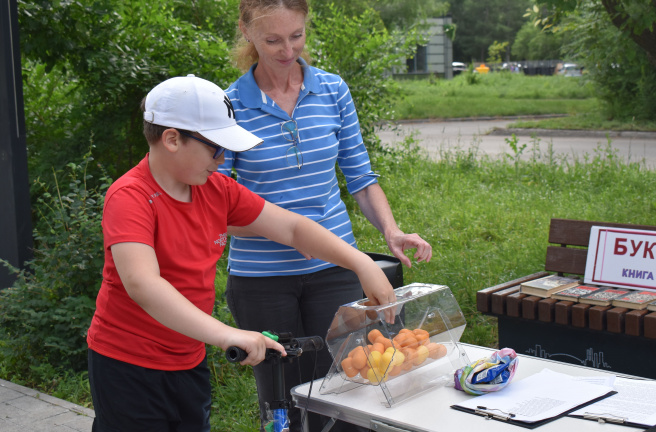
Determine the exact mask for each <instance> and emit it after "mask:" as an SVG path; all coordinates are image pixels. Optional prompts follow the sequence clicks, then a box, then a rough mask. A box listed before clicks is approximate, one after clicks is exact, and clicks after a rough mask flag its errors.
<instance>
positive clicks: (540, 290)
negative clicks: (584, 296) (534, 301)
mask: <svg viewBox="0 0 656 432" xmlns="http://www.w3.org/2000/svg"><path fill="white" fill-rule="evenodd" d="M580 283H581V282H580V281H579V280H578V279H574V278H570V277H566V276H558V275H549V276H545V277H542V278H539V279H533V280H531V281H527V282H524V283H522V284H520V285H519V292H520V293H523V294H528V295H533V296H537V297H544V298H547V297H551V295H552V294H553V293H555V292H559V291H563V290H566V289H567V288H571V287H573V286H577V285H579V284H580Z"/></svg>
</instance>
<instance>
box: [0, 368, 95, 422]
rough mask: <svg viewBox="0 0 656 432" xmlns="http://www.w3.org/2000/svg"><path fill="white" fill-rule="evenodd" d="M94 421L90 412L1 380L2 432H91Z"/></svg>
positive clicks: (0, 408) (0, 415)
mask: <svg viewBox="0 0 656 432" xmlns="http://www.w3.org/2000/svg"><path fill="white" fill-rule="evenodd" d="M93 418H94V413H93V410H91V409H89V408H84V407H82V406H79V405H75V404H73V403H70V402H67V401H64V400H61V399H57V398H55V397H52V396H49V395H47V394H45V393H41V392H38V391H36V390H32V389H30V388H27V387H23V386H19V385H17V384H14V383H12V382H9V381H4V380H0V431H2V432H89V431H91V425H92V423H93Z"/></svg>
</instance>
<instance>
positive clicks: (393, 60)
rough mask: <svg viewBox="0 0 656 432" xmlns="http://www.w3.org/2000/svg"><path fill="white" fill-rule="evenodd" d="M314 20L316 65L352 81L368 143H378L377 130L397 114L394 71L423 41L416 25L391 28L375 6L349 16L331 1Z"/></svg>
mask: <svg viewBox="0 0 656 432" xmlns="http://www.w3.org/2000/svg"><path fill="white" fill-rule="evenodd" d="M312 24H313V27H312V32H311V36H312V40H311V41H310V43H309V46H310V47H311V52H312V57H313V59H314V61H315V65H316V66H317V67H318V68H321V69H323V70H326V71H328V72H332V73H336V74H338V75H339V76H340V77H341V78H342V79H343V80H344V81H345V82H346V83H347V84H348V86H349V89H350V91H351V94H352V96H353V100H354V102H355V106H356V108H357V110H358V118H359V120H360V129H361V131H362V137H363V138H364V142H365V143H366V144H367V147H368V148H369V149H372V148H373V149H375V148H376V147H378V144H379V143H380V140H379V139H378V137H377V135H376V133H375V130H376V128H377V127H378V125H379V124H380V122H381V121H383V120H390V119H392V118H393V108H392V107H393V106H394V101H395V99H396V98H397V97H398V92H399V91H398V84H397V83H396V82H395V81H394V80H393V78H392V75H391V72H392V71H394V70H399V69H400V68H405V62H406V58H408V57H412V56H413V55H414V52H415V50H416V47H417V45H418V44H421V43H425V40H424V39H423V37H422V36H421V35H420V33H419V31H418V28H417V27H412V28H409V29H406V30H405V32H404V33H402V32H400V31H392V32H390V31H388V30H387V29H386V28H385V26H384V24H383V21H382V20H381V18H380V15H379V14H378V12H376V11H375V10H373V9H366V10H365V11H364V12H363V13H362V14H361V15H359V16H349V15H347V14H346V13H345V12H344V10H343V9H341V8H338V7H336V6H334V5H329V6H328V7H327V8H325V10H323V11H322V14H321V15H320V16H318V17H316V18H315V19H314V21H313V23H312Z"/></svg>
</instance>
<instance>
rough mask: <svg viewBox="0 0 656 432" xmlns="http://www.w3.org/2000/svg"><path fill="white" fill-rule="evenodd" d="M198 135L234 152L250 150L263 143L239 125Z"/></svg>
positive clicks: (202, 132)
mask: <svg viewBox="0 0 656 432" xmlns="http://www.w3.org/2000/svg"><path fill="white" fill-rule="evenodd" d="M198 133H199V134H201V135H202V136H204V137H205V138H207V139H208V140H210V141H212V142H214V143H216V144H218V145H220V146H221V147H223V148H225V149H227V150H230V151H233V152H242V151H246V150H250V149H252V148H253V147H255V146H258V145H260V144H262V142H263V140H262V139H261V138H258V137H257V136H255V135H253V134H252V133H250V132H248V131H247V130H246V129H244V128H242V127H241V126H238V125H234V126H228V127H225V128H221V129H212V130H203V131H198Z"/></svg>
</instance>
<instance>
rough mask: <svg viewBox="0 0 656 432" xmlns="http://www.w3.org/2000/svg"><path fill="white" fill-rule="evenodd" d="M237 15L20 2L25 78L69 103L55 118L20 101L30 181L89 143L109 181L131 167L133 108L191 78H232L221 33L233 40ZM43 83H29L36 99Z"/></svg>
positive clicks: (215, 5) (204, 9)
mask: <svg viewBox="0 0 656 432" xmlns="http://www.w3.org/2000/svg"><path fill="white" fill-rule="evenodd" d="M237 10H238V8H237V0H224V1H209V0H204V1H198V2H192V3H189V2H186V1H181V0H162V1H159V2H156V3H152V2H147V1H145V0H126V1H117V0H79V1H75V2H52V1H47V0H36V1H34V2H29V3H27V2H21V3H20V4H19V23H20V30H21V36H22V37H21V44H22V49H21V51H22V53H23V56H24V59H25V61H24V63H25V65H26V66H27V67H26V69H25V72H24V74H25V80H26V81H30V80H34V79H36V78H38V77H40V76H41V77H47V78H48V81H47V82H48V83H50V84H52V87H51V90H52V93H51V96H52V97H53V98H54V99H55V100H60V101H66V102H67V105H65V106H66V109H61V110H59V112H58V113H57V114H58V115H59V116H58V117H57V118H55V119H53V118H51V117H47V116H44V115H43V114H44V112H34V111H36V109H44V108H46V111H47V106H46V105H44V104H43V103H41V104H40V105H38V106H36V107H35V106H34V105H33V102H37V101H35V100H34V99H28V98H27V97H26V117H27V118H28V119H33V120H36V121H34V122H33V123H29V124H28V129H29V130H30V132H29V134H28V143H27V144H28V153H29V154H28V157H29V158H30V163H31V168H32V169H33V171H32V172H31V175H32V176H33V177H34V176H39V175H42V174H43V173H45V172H48V171H49V170H50V167H51V166H55V167H57V168H60V167H63V166H64V165H65V164H66V163H67V162H69V161H71V160H73V159H75V158H76V157H78V155H80V154H84V153H85V152H86V150H87V149H88V147H89V144H90V143H93V144H94V145H95V146H96V147H97V150H96V152H95V154H96V155H98V158H99V159H101V160H102V162H103V164H104V165H105V166H106V167H107V169H108V170H109V173H110V175H112V176H113V177H115V176H117V175H120V174H122V173H123V172H125V171H126V170H127V169H128V168H130V167H131V166H133V165H134V164H135V163H136V160H137V159H139V158H141V156H142V155H143V152H144V140H143V136H142V134H141V123H142V119H141V116H140V111H139V104H140V101H141V99H142V98H143V97H144V96H145V95H146V93H147V92H148V90H149V89H150V88H152V87H153V86H154V85H156V84H157V83H159V82H160V81H163V80H164V79H167V78H170V77H172V76H177V75H186V74H189V73H193V74H195V75H197V76H201V77H203V78H206V79H209V80H211V81H214V82H216V83H217V84H219V85H220V86H227V85H228V84H229V83H230V82H232V81H233V80H234V79H235V78H236V77H237V76H238V71H237V69H236V68H234V67H232V66H231V64H230V61H229V52H230V47H229V46H228V42H227V41H226V40H223V39H221V38H220V37H219V36H217V35H227V36H230V35H234V32H235V30H234V28H235V25H236V20H237V18H236V13H237ZM227 11H234V12H233V13H227ZM206 17H212V19H210V18H206ZM221 20H223V21H221ZM41 65H44V66H45V69H44V68H42V67H40V66H41ZM41 85H42V84H41V82H38V81H36V82H27V83H26V86H27V87H30V89H31V90H33V91H34V93H32V94H31V95H32V96H33V95H35V94H38V90H39V89H40V87H41ZM64 88H65V89H66V92H62V91H61V90H62V89H64ZM26 96H27V95H26ZM41 102H44V101H43V100H41ZM35 108H36V109H35ZM50 111H52V110H50ZM56 120H60V121H56Z"/></svg>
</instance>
